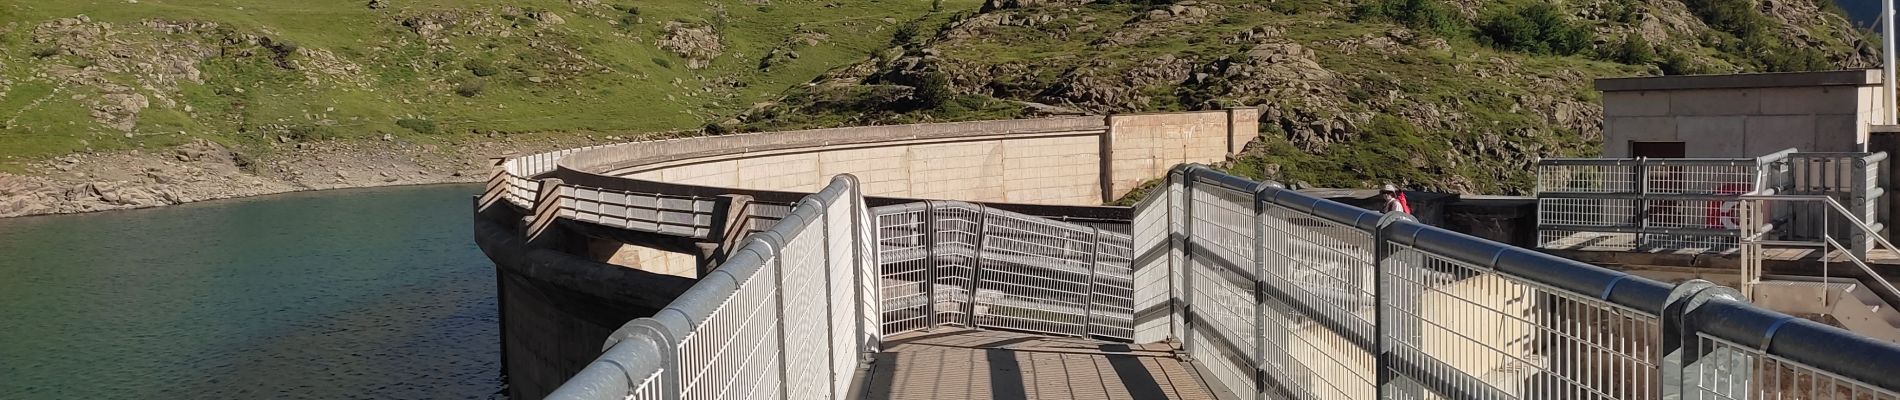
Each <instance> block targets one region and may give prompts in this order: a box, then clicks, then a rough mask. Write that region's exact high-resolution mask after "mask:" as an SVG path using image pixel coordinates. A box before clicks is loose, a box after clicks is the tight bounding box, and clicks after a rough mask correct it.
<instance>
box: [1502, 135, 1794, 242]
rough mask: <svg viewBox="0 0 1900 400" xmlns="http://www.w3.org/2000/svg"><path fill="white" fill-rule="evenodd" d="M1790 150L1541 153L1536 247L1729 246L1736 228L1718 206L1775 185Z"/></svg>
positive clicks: (1778, 182) (1538, 175) (1538, 177)
mask: <svg viewBox="0 0 1900 400" xmlns="http://www.w3.org/2000/svg"><path fill="white" fill-rule="evenodd" d="M1790 154H1796V153H1795V152H1794V149H1789V150H1784V151H1781V152H1777V153H1774V154H1770V155H1766V156H1762V157H1756V158H1735V159H1726V158H1709V159H1657V158H1633V159H1597V158H1553V159H1544V160H1540V161H1538V163H1537V189H1536V190H1537V211H1538V212H1537V227H1538V229H1537V231H1538V241H1537V243H1538V246H1539V247H1542V248H1563V249H1590V250H1621V251H1629V250H1657V249H1661V250H1670V251H1678V250H1691V251H1701V252H1724V251H1730V250H1733V249H1734V248H1735V245H1736V243H1735V232H1734V230H1735V228H1734V226H1732V225H1733V221H1730V220H1724V219H1722V218H1721V217H1720V215H1722V213H1723V212H1726V211H1725V210H1723V209H1722V207H1723V205H1724V204H1726V203H1725V202H1726V201H1729V200H1733V198H1734V197H1735V196H1739V195H1741V194H1744V193H1757V192H1760V191H1762V190H1764V189H1771V188H1778V187H1780V185H1782V184H1783V183H1784V181H1785V179H1783V178H1782V177H1783V176H1784V175H1785V174H1786V171H1785V169H1786V165H1787V164H1786V160H1787V159H1788V157H1789V155H1790ZM1725 221H1727V223H1726V224H1725V223H1724V222H1725Z"/></svg>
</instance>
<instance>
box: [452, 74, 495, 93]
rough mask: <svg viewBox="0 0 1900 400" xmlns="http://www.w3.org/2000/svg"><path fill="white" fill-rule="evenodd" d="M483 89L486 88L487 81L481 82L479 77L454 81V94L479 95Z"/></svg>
mask: <svg viewBox="0 0 1900 400" xmlns="http://www.w3.org/2000/svg"><path fill="white" fill-rule="evenodd" d="M483 90H488V82H483V81H482V80H481V78H468V79H462V80H461V81H460V82H456V83H455V94H457V95H460V96H462V97H475V96H479V95H481V94H482V91H483Z"/></svg>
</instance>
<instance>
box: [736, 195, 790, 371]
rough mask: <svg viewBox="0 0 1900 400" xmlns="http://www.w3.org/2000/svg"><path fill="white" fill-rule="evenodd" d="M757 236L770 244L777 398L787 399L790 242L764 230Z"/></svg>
mask: <svg viewBox="0 0 1900 400" xmlns="http://www.w3.org/2000/svg"><path fill="white" fill-rule="evenodd" d="M758 236H759V237H760V238H761V239H762V240H764V241H765V242H766V243H769V244H771V245H772V254H768V255H767V256H769V257H772V298H773V299H774V300H777V301H776V303H777V304H775V306H776V307H777V309H776V312H777V314H774V315H773V317H774V318H772V327H773V328H774V329H773V330H772V332H773V334H775V335H778V353H779V354H778V398H781V399H789V398H791V391H790V390H788V389H787V388H788V387H790V386H791V385H792V384H791V381H789V380H787V379H786V376H787V375H788V374H787V373H786V372H787V371H788V370H790V369H791V364H789V363H788V362H787V361H785V359H786V358H787V357H785V353H786V349H788V348H790V346H791V343H786V342H785V323H786V320H787V318H786V317H785V247H786V246H787V245H788V244H790V243H788V242H786V241H785V239H784V238H782V237H779V236H778V235H777V234H776V233H774V232H764V233H760V234H759V235H758ZM738 378H739V377H732V378H730V379H738Z"/></svg>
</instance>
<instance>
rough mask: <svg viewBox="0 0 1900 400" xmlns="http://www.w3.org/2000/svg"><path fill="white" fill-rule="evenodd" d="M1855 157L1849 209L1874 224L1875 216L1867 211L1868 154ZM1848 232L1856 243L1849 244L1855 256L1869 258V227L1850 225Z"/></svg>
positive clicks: (1855, 217)
mask: <svg viewBox="0 0 1900 400" xmlns="http://www.w3.org/2000/svg"><path fill="white" fill-rule="evenodd" d="M1853 159H1854V165H1853V167H1852V168H1853V169H1854V175H1853V176H1854V178H1853V179H1854V182H1853V184H1852V185H1851V186H1849V187H1850V188H1851V189H1850V190H1851V191H1850V192H1849V193H1848V204H1847V206H1848V210H1849V211H1853V212H1854V219H1858V220H1861V221H1864V222H1867V223H1868V224H1869V225H1872V224H1874V223H1875V221H1874V218H1872V216H1870V215H1868V213H1867V211H1868V208H1869V207H1868V206H1867V204H1868V198H1867V194H1868V192H1869V191H1870V190H1871V189H1870V188H1868V187H1867V156H1865V155H1856V156H1854V157H1853ZM1848 232H1852V234H1850V235H1848V238H1849V239H1850V240H1853V241H1854V244H1852V245H1850V246H1849V251H1851V252H1853V254H1854V258H1858V259H1862V260H1865V259H1867V240H1868V237H1867V228H1865V227H1859V226H1855V227H1850V228H1848Z"/></svg>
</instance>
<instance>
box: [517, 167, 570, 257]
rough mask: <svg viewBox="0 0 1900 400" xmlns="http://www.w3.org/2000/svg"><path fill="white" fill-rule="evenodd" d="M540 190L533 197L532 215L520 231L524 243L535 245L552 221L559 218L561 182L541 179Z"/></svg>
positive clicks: (554, 179)
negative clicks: (525, 226) (524, 227)
mask: <svg viewBox="0 0 1900 400" xmlns="http://www.w3.org/2000/svg"><path fill="white" fill-rule="evenodd" d="M540 182H541V185H540V186H541V188H540V190H539V191H537V192H536V193H535V196H534V210H532V211H531V212H533V214H530V215H529V216H528V225H527V228H526V229H523V230H522V235H523V238H525V240H524V241H526V242H529V243H535V242H536V241H537V240H538V239H541V238H542V236H544V234H546V233H547V231H548V229H550V228H552V227H553V226H554V220H557V219H560V217H561V199H562V196H561V180H560V179H559V178H547V179H542V180H541V181H540Z"/></svg>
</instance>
